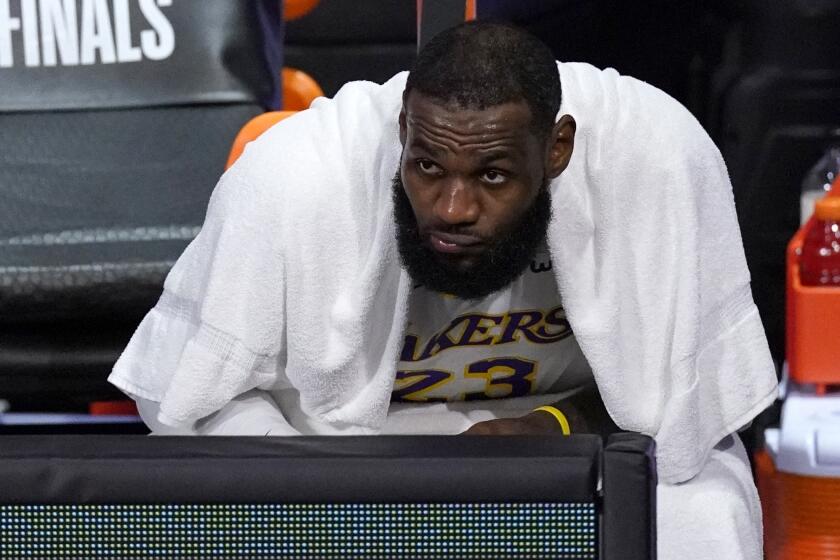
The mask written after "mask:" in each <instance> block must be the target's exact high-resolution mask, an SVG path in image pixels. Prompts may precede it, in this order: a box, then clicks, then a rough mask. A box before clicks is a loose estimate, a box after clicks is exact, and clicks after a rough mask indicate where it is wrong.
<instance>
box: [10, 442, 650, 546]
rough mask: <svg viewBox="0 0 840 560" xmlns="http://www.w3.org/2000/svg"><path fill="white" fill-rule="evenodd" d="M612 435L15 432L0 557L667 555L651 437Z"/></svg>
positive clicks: (11, 449) (11, 444) (11, 445)
mask: <svg viewBox="0 0 840 560" xmlns="http://www.w3.org/2000/svg"><path fill="white" fill-rule="evenodd" d="M612 445H613V444H610V445H608V446H607V448H606V450H605V451H602V449H601V440H600V438H599V437H597V436H587V435H579V436H572V437H530V436H526V437H480V436H477V437H470V438H464V437H451V436H424V437H343V438H337V437H299V438H227V437H207V438H183V437H157V438H155V437H152V438H149V437H142V436H124V437H113V436H99V437H96V436H88V437H82V436H79V437H76V436H58V437H49V436H32V437H19V436H5V437H3V438H0V480H4V481H14V483H13V484H3V485H2V486H0V558H4V559H5V558H16V559H26V558H105V557H119V558H185V557H191V558H193V557H210V556H212V557H214V558H242V557H247V558H319V559H330V558H365V559H379V558H382V559H385V558H387V559H397V558H415V559H420V558H459V559H469V558H497V559H507V558H511V559H513V558H528V559H542V558H545V559H548V558H564V559H592V560H595V559H599V558H601V559H603V558H608V559H612V558H622V559H624V560H627V559H630V560H636V559H641V558H645V559H648V558H654V557H655V546H653V543H652V542H651V540H650V539H646V538H641V539H640V538H636V537H635V536H634V534H633V532H634V531H637V530H638V529H639V521H640V520H641V521H644V522H650V523H651V524H653V522H654V520H655V515H654V512H655V505H654V502H653V497H652V494H651V492H650V489H651V487H652V486H651V485H652V484H653V485H655V482H652V478H651V477H650V476H644V474H645V473H648V474H650V473H651V467H652V441H651V440H650V439H649V438H645V437H643V436H638V435H631V434H628V435H626V436H622V438H621V439H620V441H618V444H617V449H616V451H617V453H616V452H614V451H613V450H612V449H611V447H612ZM616 458H618V459H619V461H618V463H616V465H615V466H614V468H613V469H612V472H613V473H616V472H617V471H616V469H621V470H629V472H631V473H632V475H631V476H627V477H622V476H614V475H613V476H610V477H609V478H604V479H603V481H604V492H603V494H604V495H603V496H602V495H601V492H600V491H599V480H601V478H602V477H607V473H610V472H611V470H610V469H611V465H612V463H613V461H614V460H616ZM602 467H603V473H602ZM639 475H641V476H639ZM610 493H614V494H615V496H626V497H628V501H626V502H624V501H622V502H621V503H619V501H618V500H610V499H609V497H608V494H610ZM619 511H620V515H618V513H617V512H619ZM644 530H645V532H646V534H651V531H653V530H654V529H653V527H652V525H651V526H650V527H644ZM622 542H623V543H625V545H624V547H623V549H621V548H619V547H617V543H622ZM609 550H612V551H619V550H620V555H609V556H607V555H606V554H605V551H609Z"/></svg>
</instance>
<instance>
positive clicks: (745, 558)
mask: <svg viewBox="0 0 840 560" xmlns="http://www.w3.org/2000/svg"><path fill="white" fill-rule="evenodd" d="M656 507H657V515H656V532H657V535H656V536H657V558H659V560H722V559H726V560H762V558H764V554H763V552H762V551H763V546H762V537H763V529H762V516H761V504H760V502H759V499H758V491H757V490H756V488H755V483H754V482H753V478H752V471H751V470H750V464H749V461H748V460H747V454H746V452H745V450H744V446H743V444H742V443H741V440H740V438H738V436H735V435H733V436H730V437H727V438H725V439H724V440H723V441H722V442H721V443H720V444H719V445H718V446H717V447H715V448H714V449H713V450H712V452H711V453H710V455H709V458H708V461H707V462H706V465H705V466H704V467H703V470H702V471H700V474H699V475H697V476H696V477H694V478H693V479H691V480H689V481H688V482H684V483H680V484H667V483H660V484H659V485H658V486H657V488H656Z"/></svg>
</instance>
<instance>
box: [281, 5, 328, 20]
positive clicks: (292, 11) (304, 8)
mask: <svg viewBox="0 0 840 560" xmlns="http://www.w3.org/2000/svg"><path fill="white" fill-rule="evenodd" d="M318 2H319V0H284V1H283V19H285V20H286V21H291V20H293V19H298V18H301V17H303V16H305V15H306V14H308V13H309V12H311V11H312V10H314V9H315V6H317V5H318Z"/></svg>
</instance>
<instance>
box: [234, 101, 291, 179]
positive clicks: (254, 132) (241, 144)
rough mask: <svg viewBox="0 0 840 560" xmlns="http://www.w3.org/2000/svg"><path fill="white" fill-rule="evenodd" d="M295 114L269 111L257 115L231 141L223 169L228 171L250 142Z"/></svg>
mask: <svg viewBox="0 0 840 560" xmlns="http://www.w3.org/2000/svg"><path fill="white" fill-rule="evenodd" d="M294 114H295V111H271V112H268V113H263V114H262V115H257V116H256V117H254V118H253V119H251V120H250V121H248V123H247V124H246V125H245V126H243V127H242V129H241V130H240V131H239V134H237V135H236V139H235V140H234V141H233V146H232V147H231V149H230V155H229V156H228V160H227V163H226V164H225V169H228V168H229V167H230V166H231V165H233V163H234V162H235V161H236V160H237V159H239V156H241V155H242V152H243V151H244V150H245V145H246V144H247V143H248V142H250V141H251V140H254V139H256V138H257V137H258V136H259V135H260V134H262V133H263V132H265V131H266V130H268V129H269V128H271V127H272V126H274V125H275V124H277V123H278V122H280V121H282V120H283V119H285V118H286V117H290V116H292V115H294Z"/></svg>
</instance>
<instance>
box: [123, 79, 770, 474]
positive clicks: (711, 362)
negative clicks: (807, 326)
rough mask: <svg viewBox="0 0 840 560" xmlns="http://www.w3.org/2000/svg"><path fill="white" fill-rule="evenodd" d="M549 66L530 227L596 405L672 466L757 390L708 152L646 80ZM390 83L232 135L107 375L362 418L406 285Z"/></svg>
mask: <svg viewBox="0 0 840 560" xmlns="http://www.w3.org/2000/svg"><path fill="white" fill-rule="evenodd" d="M559 71H560V75H561V81H562V83H563V96H564V100H563V105H562V107H561V114H571V115H573V116H574V118H575V119H576V120H577V124H578V127H577V136H576V143H575V150H574V154H573V156H572V159H571V163H570V165H569V167H568V169H567V170H566V171H565V172H564V173H563V174H562V175H561V176H560V177H559V178H558V179H556V180H555V181H553V182H552V184H551V190H552V197H553V206H552V210H553V220H552V223H551V224H550V227H549V239H548V243H549V249H550V251H551V256H552V261H553V263H554V271H555V273H556V278H557V282H558V286H559V288H560V292H561V294H562V296H563V301H564V305H565V307H566V311H567V313H568V319H569V321H570V323H571V325H572V329H573V330H574V332H575V335H576V337H577V340H578V342H579V344H580V346H581V348H582V350H583V353H584V354H585V356H586V358H587V360H588V361H589V363H590V365H591V366H592V369H593V373H594V376H595V378H596V381H597V383H598V386H599V389H600V391H601V394H602V396H603V399H604V403H605V405H606V407H607V409H608V410H609V412H610V414H611V415H612V417H613V419H614V420H615V422H616V423H617V424H618V425H619V426H620V427H621V428H624V429H627V430H634V431H638V432H642V433H645V434H649V435H652V436H654V437H655V439H656V442H657V461H658V469H659V474H660V478H661V480H663V481H666V482H679V481H683V480H687V479H689V478H691V477H692V476H694V475H696V474H697V473H698V472H699V471H700V469H701V467H702V465H703V464H704V462H705V460H706V458H707V456H708V454H709V453H710V451H711V449H712V447H713V446H714V445H715V443H716V442H718V441H720V440H721V439H722V438H723V437H724V436H725V435H726V434H728V433H731V432H733V431H734V430H736V429H737V428H739V427H740V426H742V425H744V424H746V423H747V422H749V420H750V419H751V418H752V417H754V416H755V415H756V414H757V413H758V412H759V411H761V410H762V409H763V408H765V407H766V406H767V405H769V404H770V403H771V402H772V400H773V399H774V397H775V394H776V380H775V375H774V370H773V365H772V362H771V360H770V355H769V352H768V350H767V345H766V341H765V338H764V334H763V330H762V327H761V322H760V319H759V317H758V313H757V311H756V308H755V306H754V304H753V302H752V299H751V296H750V290H749V274H748V272H747V269H746V266H745V261H744V256H743V250H742V247H741V241H740V235H739V231H738V226H737V223H736V218H735V211H734V207H733V199H732V193H731V187H730V184H729V180H728V176H727V173H726V169H725V167H724V164H723V162H722V160H721V157H720V154H719V152H718V151H717V149H716V148H715V146H714V144H713V143H712V142H711V140H710V139H709V138H708V136H707V135H706V134H705V132H704V131H703V130H702V128H701V127H700V125H699V124H698V123H697V122H696V121H695V120H694V119H693V118H692V117H691V115H690V114H689V113H688V112H687V111H686V110H685V109H684V108H683V107H682V106H680V105H679V104H678V103H677V102H675V101H674V100H673V99H671V98H670V97H668V96H667V95H665V94H664V93H662V92H661V91H659V90H657V89H655V88H653V87H652V86H649V85H647V84H644V83H643V82H640V81H637V80H634V79H632V78H628V77H622V76H619V75H618V74H617V73H616V72H615V71H612V70H606V71H600V70H598V69H596V68H593V67H591V66H589V65H585V64H560V65H559ZM404 82H405V74H399V75H397V76H395V77H394V78H392V79H391V80H389V81H388V82H387V83H385V84H384V85H382V86H378V85H375V84H372V83H366V82H356V83H352V84H348V85H347V86H345V87H344V88H342V90H341V91H340V92H339V93H338V94H337V95H336V96H335V98H334V99H332V100H326V99H321V100H319V101H316V102H315V103H314V104H313V107H312V108H311V109H310V110H307V111H304V112H302V113H300V114H298V115H295V116H293V117H291V118H289V119H287V120H286V121H284V122H282V123H280V124H279V125H277V126H275V127H274V128H272V129H271V130H269V131H268V132H266V133H265V134H264V135H263V136H262V137H261V138H260V139H259V140H257V141H255V142H252V143H251V144H250V145H249V146H248V148H247V149H246V150H245V153H244V155H243V156H242V158H240V160H239V162H238V163H237V164H236V165H235V166H234V167H233V168H232V169H231V170H230V171H228V172H227V173H226V174H225V175H224V177H223V178H222V180H221V181H220V184H219V185H218V186H217V188H216V190H215V192H214V194H213V197H212V199H211V201H210V206H209V209H208V214H207V219H206V221H205V224H204V227H203V228H202V230H201V233H200V234H199V235H198V237H197V238H196V239H195V241H194V242H193V243H192V244H191V245H190V246H189V248H188V249H187V250H186V251H185V253H184V255H183V256H182V257H181V259H180V260H179V261H178V263H177V264H176V265H175V267H174V268H173V270H172V272H171V273H170V275H169V277H168V278H167V280H166V284H165V290H164V294H163V295H162V297H161V300H160V302H159V303H158V304H157V306H156V307H155V308H154V309H153V310H152V311H151V312H150V313H149V314H148V315H147V316H146V318H145V319H144V320H143V322H142V323H141V325H140V327H139V328H138V330H137V332H136V333H135V335H134V337H133V338H132V340H131V342H130V343H129V346H128V347H127V349H126V351H125V352H124V354H123V356H122V357H121V358H120V360H119V361H118V363H117V364H116V366H115V368H114V371H113V373H112V375H111V377H110V380H111V382H112V383H114V384H115V385H117V386H118V387H120V388H121V389H123V390H124V391H126V392H128V393H129V394H132V395H135V396H138V397H142V398H146V399H150V400H153V401H158V402H161V409H160V415H159V420H160V421H161V422H162V423H164V424H167V425H179V424H180V425H190V424H192V423H194V422H196V421H197V420H198V419H200V418H203V417H205V416H208V415H209V414H211V413H213V412H214V411H217V410H219V409H220V408H222V407H223V406H224V405H225V404H226V403H228V402H230V401H231V400H232V399H234V398H235V397H236V396H237V395H240V394H242V393H245V392H246V391H249V390H251V389H253V388H261V389H265V390H283V389H293V390H294V391H296V392H297V394H298V395H299V403H300V408H301V413H302V414H304V415H306V416H307V417H308V418H312V419H313V422H316V423H320V424H321V425H329V426H332V427H333V428H335V429H338V430H339V431H341V432H342V433H348V432H352V433H377V432H378V431H379V430H381V429H382V427H383V425H384V423H385V421H386V417H387V412H388V408H389V397H390V393H391V389H392V386H393V383H394V371H395V364H396V362H397V358H398V352H399V350H400V346H401V343H402V335H403V332H404V327H405V320H406V307H407V305H406V304H407V299H408V295H409V288H410V283H409V281H408V278H407V275H406V273H405V272H404V271H402V269H401V268H400V266H399V263H398V259H397V254H396V248H395V245H396V243H395V240H394V232H393V227H394V226H393V223H392V204H391V196H390V192H391V178H392V177H393V174H394V172H395V171H396V169H397V166H398V162H399V156H400V145H399V142H398V127H397V115H398V113H399V110H400V105H401V95H402V91H403V87H404ZM281 408H282V406H281ZM285 412H286V411H283V413H285ZM278 421H279V420H278Z"/></svg>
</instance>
